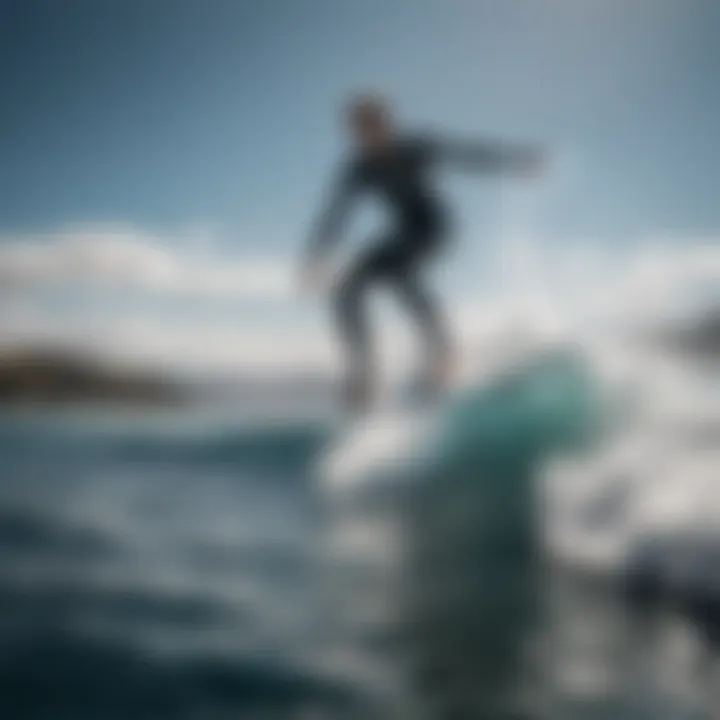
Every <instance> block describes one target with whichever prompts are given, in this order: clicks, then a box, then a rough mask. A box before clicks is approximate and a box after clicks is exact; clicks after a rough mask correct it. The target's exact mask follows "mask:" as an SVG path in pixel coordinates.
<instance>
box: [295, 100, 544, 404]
mask: <svg viewBox="0 0 720 720" xmlns="http://www.w3.org/2000/svg"><path fill="white" fill-rule="evenodd" d="M345 119H346V122H347V124H348V126H349V130H350V134H351V136H352V139H353V145H354V149H353V152H352V153H351V155H350V157H349V158H347V159H346V160H345V162H343V163H342V165H341V168H340V170H339V173H338V177H337V178H336V182H335V186H334V188H333V191H332V194H331V198H330V201H329V203H328V205H327V207H326V208H325V209H324V211H323V212H322V214H321V215H320V217H319V220H318V222H317V225H316V227H315V228H314V232H313V233H312V235H311V238H310V243H309V251H308V253H307V258H306V262H305V266H304V272H303V278H304V281H305V283H306V284H309V285H313V286H315V285H318V284H321V283H322V281H323V279H324V278H325V277H326V273H327V261H328V254H329V251H330V250H331V248H332V246H333V245H334V244H335V243H336V242H337V240H338V236H339V234H340V231H341V230H342V225H343V221H344V219H345V217H346V215H347V212H348V210H349V208H350V206H351V203H352V201H353V200H354V199H355V198H356V197H357V196H358V195H359V194H360V193H361V192H363V191H369V192H373V193H375V194H376V195H378V196H379V197H381V198H382V200H384V201H385V203H386V205H387V206H388V208H389V210H390V215H391V223H390V228H389V229H388V230H386V231H384V232H383V233H381V234H380V236H379V238H378V239H377V240H376V241H375V242H374V243H372V244H371V246H370V247H369V249H367V250H365V251H364V252H363V253H361V254H360V256H359V257H358V258H357V259H356V260H355V262H354V263H353V264H352V265H351V268H350V270H349V271H348V272H347V273H346V274H345V275H344V277H343V278H342V280H341V281H340V282H339V283H338V284H337V286H336V288H335V291H334V297H333V309H334V314H335V316H336V320H337V325H338V330H339V334H340V338H341V340H342V343H343V345H344V349H345V351H346V355H347V376H346V383H345V394H346V403H347V406H348V408H349V409H350V410H353V411H362V410H364V409H365V408H367V406H368V405H369V403H370V401H371V400H372V398H373V395H374V390H375V372H374V368H373V358H372V354H371V347H370V338H369V332H368V326H367V320H366V317H365V313H364V311H363V300H364V298H365V296H366V293H367V291H368V289H369V288H371V287H372V286H373V285H375V284H377V283H383V282H384V283H386V284H387V285H389V286H390V287H391V288H393V289H394V291H395V292H396V293H397V295H398V296H399V298H400V300H401V301H402V302H403V303H404V305H405V306H406V308H407V310H408V311H409V312H410V314H411V315H412V316H413V317H414V319H415V321H416V322H417V324H418V326H419V329H420V331H421V333H422V336H423V339H424V343H425V347H426V349H427V352H426V360H427V364H428V373H427V379H428V381H429V382H430V385H431V387H433V388H438V389H440V388H443V387H445V386H446V384H447V383H448V382H449V379H450V376H451V373H452V368H453V355H454V353H453V348H452V342H451V339H450V333H449V331H448V327H447V323H446V322H445V320H444V318H443V317H442V314H441V311H440V308H439V306H438V304H437V302H436V301H435V299H434V298H433V297H432V296H431V295H430V293H429V291H428V289H427V287H426V286H425V284H424V282H423V279H422V277H421V276H422V272H423V270H424V269H425V268H426V267H427V265H428V264H429V262H430V261H431V259H432V258H433V257H435V256H436V255H437V254H438V252H439V251H440V250H441V249H442V248H443V247H444V246H445V245H446V244H447V243H446V239H447V237H448V235H449V218H448V212H447V210H446V208H445V206H444V203H443V202H442V199H441V198H440V196H439V195H438V193H437V192H436V190H435V188H434V187H433V184H432V182H431V177H430V174H431V171H432V169H433V168H434V166H436V165H437V164H438V163H439V162H442V161H448V162H451V163H454V164H456V165H458V166H463V167H466V168H468V169H475V170H479V171H502V172H512V173H517V174H535V173H536V172H537V171H538V170H539V169H540V166H541V155H540V153H539V152H538V151H537V150H536V149H534V148H531V147H520V146H512V147H511V146H509V145H505V144H499V143H495V142H489V141H488V142H473V143H463V142H449V141H447V140H445V139H442V138H438V137H435V136H433V135H429V134H426V135H411V134H406V133H404V132H401V131H400V130H399V129H398V128H397V127H396V123H395V120H394V117H393V113H392V111H391V108H390V106H389V105H388V104H387V103H386V102H385V101H384V100H383V99H382V98H380V97H378V96H376V95H373V94H368V95H362V96H358V97H355V98H353V99H352V100H351V101H350V103H349V104H348V106H347V108H346V110H345Z"/></svg>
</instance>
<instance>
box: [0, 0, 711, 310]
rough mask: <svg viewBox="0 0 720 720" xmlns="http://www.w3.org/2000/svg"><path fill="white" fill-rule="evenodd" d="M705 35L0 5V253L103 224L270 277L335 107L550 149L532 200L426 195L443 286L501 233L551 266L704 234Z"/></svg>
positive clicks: (636, 19)
mask: <svg viewBox="0 0 720 720" xmlns="http://www.w3.org/2000/svg"><path fill="white" fill-rule="evenodd" d="M719 31H720V4H718V3H717V2H716V1H715V0H682V1H681V0H633V1H632V2H627V1H625V0H507V1H506V2H499V1H498V0H442V1H441V0H343V1H338V0H151V1H150V2H148V1H147V0H142V1H141V0H64V2H56V1H53V0H25V1H23V2H20V1H16V2H12V1H10V0H0V57H1V58H2V61H1V62H0V97H1V98H2V107H3V111H2V113H0V157H1V158H2V162H1V163H0V237H2V238H4V240H0V242H5V243H9V242H16V241H17V239H18V238H21V240H22V242H25V243H31V242H43V239H44V240H45V241H47V239H48V238H50V239H55V238H56V237H57V234H58V233H62V232H65V233H67V232H70V230H68V228H76V227H83V228H87V227H112V228H115V229H116V228H119V227H122V228H132V231H131V230H127V232H128V233H130V232H132V233H137V232H140V233H141V234H142V237H145V236H146V235H148V236H151V237H158V238H161V239H162V244H163V246H164V247H166V249H169V250H170V251H172V248H173V246H174V245H175V244H177V245H178V246H180V245H182V244H183V243H187V242H189V241H188V237H196V236H198V235H199V236H201V237H202V238H205V239H207V238H211V241H209V242H210V244H211V245H212V248H213V252H215V253H217V254H222V255H223V256H225V255H228V254H230V255H232V256H233V257H235V258H236V259H237V258H240V259H241V258H243V257H250V256H253V257H254V256H272V257H282V258H291V257H293V256H295V255H297V253H298V251H299V249H300V247H301V245H302V242H303V240H304V238H305V233H306V229H307V227H308V223H309V221H310V219H311V217H312V216H313V214H314V213H315V212H316V211H317V209H318V203H319V202H320V200H321V198H322V196H323V190H324V188H325V187H326V184H327V180H328V172H329V171H330V170H331V169H332V166H333V162H334V161H335V159H336V157H337V155H338V153H339V152H340V150H341V148H342V142H343V140H344V138H343V135H342V133H341V128H340V127H339V125H338V117H337V108H338V105H339V103H341V102H342V99H343V98H344V97H345V96H346V95H347V93H348V92H350V91H352V90H353V89H356V88H378V89H380V90H383V91H384V92H385V93H386V94H388V95H389V96H391V97H392V98H394V99H395V101H396V104H397V107H398V111H399V113H400V114H401V116H402V117H403V118H404V119H405V120H406V121H407V123H408V124H410V125H413V126H416V127H417V126H431V127H434V128H435V127H439V128H442V129H443V130H444V131H446V132H448V133H451V134H456V135H458V136H461V137H466V138H473V137H483V136H484V135H486V134H489V135H492V136H499V137H508V138H510V139H512V138H518V139H523V140H524V139H530V140H537V141H538V142H542V143H543V144H545V145H546V146H547V147H548V148H549V149H550V150H551V151H552V153H553V158H554V163H553V167H552V172H551V174H550V176H549V177H548V178H547V179H546V180H545V181H544V182H543V183H541V184H540V185H538V186H537V187H536V188H533V189H528V188H517V187H516V186H515V185H513V184H512V183H509V182H507V181H503V182H502V183H500V182H493V181H489V180H486V179H475V178H470V177H457V178H455V177H448V179H447V180H446V181H445V182H444V184H445V185H446V186H447V189H448V192H449V193H450V194H451V196H452V199H453V202H454V204H455V206H456V207H457V209H458V213H459V215H460V217H461V218H462V223H463V224H462V228H463V232H462V235H463V240H462V244H461V249H460V251H459V253H458V255H457V256H456V258H455V259H454V260H453V262H454V263H455V264H454V266H453V267H454V268H455V270H454V272H455V273H456V275H457V278H458V282H459V283H460V285H462V286H464V287H466V288H467V287H469V286H470V285H472V284H473V283H477V281H478V280H477V279H478V278H480V277H482V267H483V257H484V255H485V254H486V253H487V252H489V248H492V245H493V242H494V241H495V240H496V238H497V235H498V232H499V230H498V228H502V227H504V226H507V225H508V224H510V225H512V224H514V223H515V224H520V225H523V226H531V227H532V231H533V233H534V234H536V235H538V236H541V237H543V238H546V241H547V242H548V243H549V244H554V245H555V246H558V247H562V246H563V244H571V243H577V242H580V241H586V240H588V239H592V240H595V241H600V242H603V243H606V244H611V245H612V244H617V245H618V246H621V245H623V244H627V243H631V242H636V241H638V240H640V239H643V238H647V237H652V236H657V235H661V236H670V237H678V238H685V237H693V236H701V235H702V236H713V235H716V234H717V231H718V228H720V204H719V203H718V202H717V197H716V195H717V188H718V187H720V169H719V167H718V165H719V164H720V163H719V161H720V135H719V134H718V131H717V128H718V127H720V84H719V83H718V80H717V77H718V72H719V71H720V47H718V44H717V37H718V32H719ZM113 232H115V230H113ZM38 237H40V239H38ZM451 264H452V263H451ZM105 302H106V301H105ZM106 304H107V302H106ZM97 307H101V303H98V305H97ZM115 307H116V309H117V302H116V303H115ZM184 307H185V310H184V312H186V311H187V303H185V306H184ZM166 309H167V308H166ZM226 310H227V308H226ZM215 311H216V312H220V309H218V308H216V309H215ZM232 312H236V313H237V317H238V318H242V314H243V312H244V313H245V315H246V316H248V312H247V308H245V309H242V308H240V307H239V306H234V307H233V308H232ZM256 312H257V308H255V309H254V310H253V311H252V313H256ZM252 313H251V314H252ZM264 313H265V315H264V316H263V317H264V318H270V317H274V315H273V311H271V310H269V309H266V310H265V311H264ZM275 314H276V315H278V317H279V315H281V314H282V313H279V314H278V313H277V312H275ZM277 321H278V322H280V320H279V319H278V320H277ZM263 322H265V320H263Z"/></svg>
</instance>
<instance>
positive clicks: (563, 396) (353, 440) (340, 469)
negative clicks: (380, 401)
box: [318, 355, 591, 492]
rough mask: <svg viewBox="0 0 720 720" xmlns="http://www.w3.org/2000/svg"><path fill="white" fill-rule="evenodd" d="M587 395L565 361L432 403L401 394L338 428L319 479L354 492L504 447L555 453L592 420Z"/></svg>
mask: <svg viewBox="0 0 720 720" xmlns="http://www.w3.org/2000/svg"><path fill="white" fill-rule="evenodd" d="M578 370H580V372H578ZM586 390H587V387H586V384H585V378H584V376H583V373H582V370H581V368H580V366H579V365H578V364H577V362H576V358H573V357H572V356H567V357H565V356H562V355H559V356H558V357H541V358H535V359H533V360H531V361H528V362H526V363H523V364H522V365H519V366H518V365H516V366H508V367H505V368H504V369H503V370H502V371H501V372H498V373H491V374H484V375H481V376H476V377H474V378H473V377H472V376H466V377H464V378H461V379H458V380H457V382H456V383H455V384H454V385H453V386H452V387H451V388H450V389H449V390H448V391H447V392H446V393H444V394H443V395H442V397H438V398H436V399H434V400H433V401H426V402H424V401H421V400H418V398H417V397H415V396H413V394H412V393H399V394H398V395H397V397H396V398H395V399H393V400H392V401H390V402H388V403H386V404H385V405H384V406H382V407H380V408H378V409H377V410H374V411H372V412H370V413H368V414H367V415H366V416H365V417H362V418H358V419H356V420H352V421H349V422H347V423H345V424H339V425H338V426H337V428H336V430H335V433H334V435H333V437H332V438H331V440H330V443H329V445H328V446H327V448H326V450H325V452H324V453H323V454H322V456H321V458H320V461H319V466H318V476H319V478H320V482H321V484H322V485H323V487H325V488H326V489H327V490H329V491H332V492H354V491H358V490H360V489H363V488H368V487H370V486H373V485H378V484H388V483H397V482H400V481H405V482H408V481H410V482H412V481H416V480H417V479H418V478H419V477H421V476H422V474H423V473H421V472H418V471H419V470H423V469H425V468H427V467H428V466H429V465H430V464H435V465H437V464H441V465H447V464H450V463H452V462H453V461H455V460H459V459H461V458H471V456H472V455H473V454H477V453H478V452H480V450H481V449H483V448H485V449H487V448H491V449H492V448H493V447H497V446H499V444H500V443H503V442H508V441H512V442H521V443H522V442H524V443H526V444H527V443H535V444H540V443H543V444H544V445H546V446H548V447H549V446H551V445H557V444H559V443H560V442H561V441H562V439H563V437H564V436H566V435H567V436H569V434H570V433H569V429H570V428H571V427H572V428H579V427H580V426H581V424H582V422H584V418H586V417H587V416H588V415H589V414H591V413H589V412H588V406H587V402H588V398H587V396H586V395H587V394H586ZM531 436H532V437H531Z"/></svg>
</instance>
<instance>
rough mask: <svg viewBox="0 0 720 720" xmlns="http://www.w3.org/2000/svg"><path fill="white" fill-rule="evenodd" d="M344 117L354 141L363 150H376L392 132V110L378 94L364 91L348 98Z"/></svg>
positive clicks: (386, 140) (385, 142)
mask: <svg viewBox="0 0 720 720" xmlns="http://www.w3.org/2000/svg"><path fill="white" fill-rule="evenodd" d="M346 119H347V122H348V125H349V128H350V133H351V134H352V137H353V140H354V142H355V143H356V144H357V145H359V146H360V147H361V148H363V149H365V150H377V149H379V148H382V147H383V146H384V145H386V144H387V142H388V141H389V139H390V137H391V135H392V132H393V118H392V112H391V110H390V107H389V105H388V103H387V102H386V101H385V100H384V99H383V98H382V97H380V96H379V95H376V94H371V93H366V94H362V95H357V96H355V97H354V98H352V99H351V100H350V102H349V103H348V105H347V108H346Z"/></svg>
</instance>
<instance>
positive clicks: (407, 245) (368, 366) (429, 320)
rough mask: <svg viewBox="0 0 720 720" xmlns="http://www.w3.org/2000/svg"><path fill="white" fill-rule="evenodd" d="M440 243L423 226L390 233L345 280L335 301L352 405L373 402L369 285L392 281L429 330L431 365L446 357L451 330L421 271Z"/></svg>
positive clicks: (426, 331)
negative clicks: (418, 228)
mask: <svg viewBox="0 0 720 720" xmlns="http://www.w3.org/2000/svg"><path fill="white" fill-rule="evenodd" d="M437 245H438V243H437V242H436V240H435V238H434V237H431V236H430V235H428V234H427V233H425V234H423V233H422V232H421V231H407V232H402V233H393V234H391V235H388V236H386V237H384V238H382V239H381V241H380V242H379V243H377V244H376V245H375V246H374V247H372V248H371V249H370V250H369V251H368V252H367V253H365V254H364V255H362V256H361V258H360V260H359V261H358V262H357V263H356V264H355V265H354V267H353V268H352V269H351V270H350V272H349V273H348V274H347V275H346V277H345V279H344V281H343V282H342V283H341V284H340V286H339V288H338V290H337V294H336V297H335V303H334V305H335V315H336V319H337V324H338V329H339V333H340V338H341V340H342V342H343V345H344V348H345V351H346V354H347V368H348V377H347V385H346V391H347V394H348V400H349V402H350V404H351V405H355V406H357V405H358V404H362V403H363V402H365V401H367V400H368V399H369V398H368V395H369V394H370V393H371V391H372V385H373V380H374V378H373V357H372V347H371V338H370V332H369V328H368V323H367V317H366V313H365V308H364V302H365V297H366V295H367V290H368V289H369V288H370V287H371V286H372V285H373V284H375V283H380V282H386V283H387V284H388V285H390V286H391V287H392V288H394V289H395V290H396V292H398V294H399V296H400V297H401V299H402V300H403V301H404V302H405V304H406V306H407V307H408V309H409V310H410V312H411V313H412V315H413V317H414V318H415V320H416V322H417V323H418V324H419V326H420V329H421V332H422V333H423V337H424V340H425V343H426V346H427V348H428V354H429V359H430V364H431V365H432V366H433V367H438V366H439V365H440V363H444V362H446V360H447V357H448V355H449V341H448V334H447V332H446V331H445V326H444V322H443V320H442V317H441V314H440V312H439V311H438V309H437V307H436V304H435V302H434V301H433V299H432V298H431V296H430V294H429V293H428V292H427V290H426V289H425V288H424V287H423V283H422V280H421V271H422V269H423V268H424V266H425V265H426V263H427V261H428V260H430V259H431V257H432V255H434V253H435V251H436V250H437Z"/></svg>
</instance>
